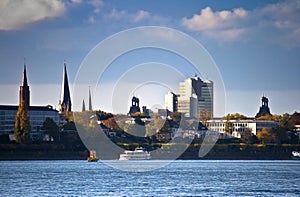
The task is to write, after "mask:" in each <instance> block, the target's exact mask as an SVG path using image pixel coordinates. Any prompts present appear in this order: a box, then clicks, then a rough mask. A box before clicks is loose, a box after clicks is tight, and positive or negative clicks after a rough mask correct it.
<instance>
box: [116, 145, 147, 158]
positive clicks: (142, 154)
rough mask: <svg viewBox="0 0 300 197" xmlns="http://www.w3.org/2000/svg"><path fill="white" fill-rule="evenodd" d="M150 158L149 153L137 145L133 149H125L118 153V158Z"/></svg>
mask: <svg viewBox="0 0 300 197" xmlns="http://www.w3.org/2000/svg"><path fill="white" fill-rule="evenodd" d="M148 159H151V155H150V153H149V152H148V151H146V150H145V149H144V148H143V147H138V148H136V149H135V150H134V151H131V150H125V151H124V153H121V154H120V158H119V160H148Z"/></svg>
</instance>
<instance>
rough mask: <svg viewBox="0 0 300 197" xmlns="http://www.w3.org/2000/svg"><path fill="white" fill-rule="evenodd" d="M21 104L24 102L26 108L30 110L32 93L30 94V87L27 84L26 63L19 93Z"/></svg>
mask: <svg viewBox="0 0 300 197" xmlns="http://www.w3.org/2000/svg"><path fill="white" fill-rule="evenodd" d="M19 96H20V98H19V104H21V103H22V102H24V105H25V108H26V109H28V107H29V100H30V92H29V86H28V82H27V74H26V64H25V63H24V70H23V75H22V85H21V86H20V92H19Z"/></svg>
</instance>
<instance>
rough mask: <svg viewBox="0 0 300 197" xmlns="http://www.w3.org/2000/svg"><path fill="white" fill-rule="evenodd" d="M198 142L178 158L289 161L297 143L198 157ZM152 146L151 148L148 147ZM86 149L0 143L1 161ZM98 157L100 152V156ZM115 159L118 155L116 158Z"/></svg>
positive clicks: (237, 146)
mask: <svg viewBox="0 0 300 197" xmlns="http://www.w3.org/2000/svg"><path fill="white" fill-rule="evenodd" d="M200 146H201V145H200V144H191V145H189V147H188V148H187V149H186V151H185V152H184V153H183V154H182V155H181V156H180V157H178V158H177V159H181V160H290V159H292V158H291V152H292V151H293V150H299V149H300V145H299V144H281V145H278V144H263V145H262V144H250V145H249V144H243V143H230V144H220V143H217V144H215V145H214V147H213V148H212V150H211V151H210V152H209V153H208V154H207V155H205V156H204V157H202V158H199V157H198V151H199V148H200ZM148 148H151V147H148ZM88 155H89V151H88V150H87V149H86V148H85V147H83V146H79V147H71V146H65V145H63V144H50V143H42V144H1V145H0V160H86V158H87V157H88ZM100 159H101V155H100ZM116 159H118V158H116Z"/></svg>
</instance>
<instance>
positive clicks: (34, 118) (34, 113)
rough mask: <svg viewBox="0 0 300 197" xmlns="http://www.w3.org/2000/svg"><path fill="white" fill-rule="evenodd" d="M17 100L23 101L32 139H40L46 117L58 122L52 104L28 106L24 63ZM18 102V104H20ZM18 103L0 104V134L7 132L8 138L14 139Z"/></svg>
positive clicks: (28, 94)
mask: <svg viewBox="0 0 300 197" xmlns="http://www.w3.org/2000/svg"><path fill="white" fill-rule="evenodd" d="M19 94H20V95H19V97H20V99H19V102H20V103H21V102H23V101H24V103H25V108H26V109H27V110H28V117H29V121H30V125H31V132H30V137H31V139H32V140H33V141H34V140H42V139H43V137H44V133H43V131H42V129H41V128H42V126H43V123H44V121H45V119H46V118H52V119H53V120H54V122H55V123H56V124H58V122H59V114H58V111H57V110H55V109H53V108H52V106H50V105H48V106H30V92H29V86H28V81H27V74H26V65H24V71H23V77H22V85H21V86H20V91H19ZM20 103H19V104H20ZM18 107H19V106H18V105H14V106H12V105H0V134H7V135H9V136H10V139H11V140H13V139H14V125H15V120H16V115H17V111H18Z"/></svg>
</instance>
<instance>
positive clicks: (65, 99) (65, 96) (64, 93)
mask: <svg viewBox="0 0 300 197" xmlns="http://www.w3.org/2000/svg"><path fill="white" fill-rule="evenodd" d="M71 107H72V104H71V95H70V89H69V82H68V75H67V67H66V61H65V62H64V71H63V80H62V85H61V92H60V100H59V104H58V110H59V113H65V112H68V111H71V109H72V108H71Z"/></svg>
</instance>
